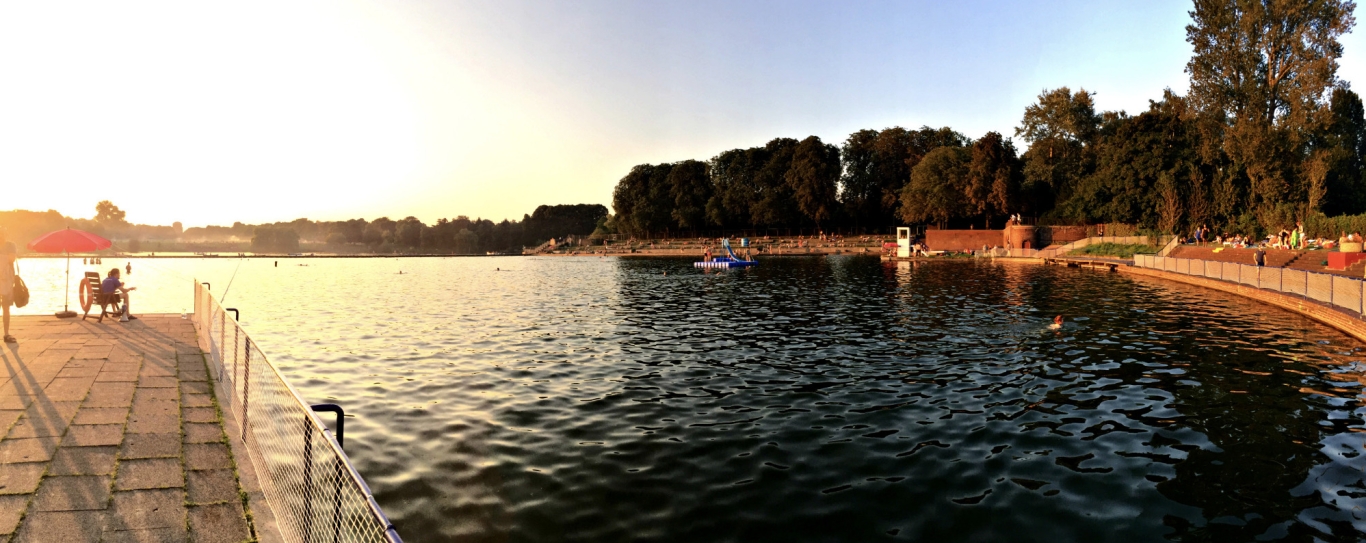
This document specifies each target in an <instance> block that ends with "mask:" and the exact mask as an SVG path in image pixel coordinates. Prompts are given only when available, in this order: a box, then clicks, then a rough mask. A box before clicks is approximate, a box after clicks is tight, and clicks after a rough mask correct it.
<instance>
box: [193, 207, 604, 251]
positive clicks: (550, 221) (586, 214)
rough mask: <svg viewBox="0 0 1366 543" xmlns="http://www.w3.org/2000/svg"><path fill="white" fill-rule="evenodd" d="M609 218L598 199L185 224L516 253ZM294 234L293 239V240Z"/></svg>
mask: <svg viewBox="0 0 1366 543" xmlns="http://www.w3.org/2000/svg"><path fill="white" fill-rule="evenodd" d="M606 220H607V208H606V207H604V206H602V205H601V204H575V205H554V206H545V205H543V206H539V207H537V208H536V210H535V211H533V212H532V213H531V214H530V215H523V216H522V220H521V221H510V220H503V221H502V222H493V221H491V220H488V219H470V218H469V217H467V216H464V215H460V216H457V217H455V218H454V219H445V218H442V219H437V221H436V223H435V224H430V225H429V224H426V223H423V222H422V221H421V220H418V219H417V218H416V217H404V218H403V219H400V220H397V221H396V220H393V219H390V218H388V217H380V218H378V219H374V220H371V221H367V220H365V219H351V220H348V221H311V220H308V219H297V220H294V221H290V222H278V223H271V224H261V225H250V224H243V223H240V222H238V223H233V225H232V226H230V227H229V226H207V227H202V228H189V229H186V230H185V234H184V238H185V239H187V240H222V239H231V238H236V239H251V240H252V247H253V249H256V248H258V242H257V238H260V239H262V240H263V241H261V242H260V245H259V248H260V249H261V250H270V251H286V252H292V250H295V249H297V248H298V246H299V245H298V242H299V241H308V242H314V243H326V244H328V245H329V246H333V247H345V246H347V245H355V246H364V248H365V249H367V250H369V251H373V252H380V253H391V252H435V253H455V254H476V253H486V252H492V253H519V252H521V250H522V247H524V246H531V245H537V244H540V243H542V242H544V241H546V240H549V239H551V238H564V237H567V236H587V235H589V234H591V233H593V230H594V229H596V228H597V227H598V226H599V225H601V224H602V223H603V222H605V221H606ZM291 239H292V241H291Z"/></svg>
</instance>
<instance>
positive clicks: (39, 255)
mask: <svg viewBox="0 0 1366 543" xmlns="http://www.w3.org/2000/svg"><path fill="white" fill-rule="evenodd" d="M494 256H532V255H449V254H422V255H373V254H369V255H343V254H314V255H293V256H291V255H270V254H249V255H242V256H238V255H155V256H153V255H127V254H123V255H94V256H91V255H71V258H110V259H129V258H148V259H153V258H154V259H163V258H164V259H175V258H222V259H232V258H266V259H275V260H284V259H292V258H447V257H460V258H465V257H494ZM19 258H20V259H24V260H27V259H35V258H56V259H59V260H65V259H66V258H67V256H66V255H54V254H48V253H28V254H22V255H19Z"/></svg>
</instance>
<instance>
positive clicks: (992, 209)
mask: <svg viewBox="0 0 1366 543" xmlns="http://www.w3.org/2000/svg"><path fill="white" fill-rule="evenodd" d="M1019 161H1020V160H1019V158H1017V157H1016V156H1015V145H1014V144H1013V143H1011V141H1010V140H1008V139H1005V138H1002V137H1001V134H1000V133H997V132H987V134H986V135H985V136H982V139H979V140H977V141H976V142H974V143H973V144H972V159H971V161H970V162H969V163H968V173H967V188H966V193H967V194H966V195H967V203H968V205H969V206H970V208H971V210H972V213H973V214H976V215H981V216H982V217H983V219H982V220H983V223H984V224H985V225H986V226H984V227H983V228H990V227H991V217H992V216H993V215H995V216H1000V215H1006V214H1009V213H1013V212H1014V211H1015V210H1016V209H1017V207H1018V205H1019V204H1018V199H1019V193H1020V176H1021V172H1020V165H1019Z"/></svg>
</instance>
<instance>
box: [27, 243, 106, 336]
mask: <svg viewBox="0 0 1366 543" xmlns="http://www.w3.org/2000/svg"><path fill="white" fill-rule="evenodd" d="M110 245H113V242H111V241H109V240H107V239H104V238H102V237H99V236H97V235H95V234H91V233H90V232H85V231H82V230H73V229H71V228H67V229H64V230H57V231H55V232H48V233H46V234H43V235H42V236H40V237H38V239H35V240H33V241H30V242H28V248H29V250H30V251H38V252H40V253H66V282H67V283H71V253H73V252H75V253H85V252H91V251H98V250H100V249H108V248H109V246H110ZM66 290H67V292H66V306H65V309H63V310H62V311H61V312H60V313H57V318H59V319H69V318H71V317H75V316H76V312H75V311H71V310H70V306H71V290H70V289H66Z"/></svg>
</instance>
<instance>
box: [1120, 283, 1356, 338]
mask: <svg viewBox="0 0 1366 543" xmlns="http://www.w3.org/2000/svg"><path fill="white" fill-rule="evenodd" d="M1119 270H1120V271H1121V272H1123V273H1128V274H1133V275H1143V276H1148V277H1158V278H1161V279H1167V280H1171V281H1177V282H1181V283H1186V284H1188V285H1195V286H1200V287H1205V288H1209V289H1214V290H1219V291H1223V292H1228V293H1231V294H1237V295H1239V296H1243V297H1246V298H1251V299H1253V300H1256V301H1259V302H1262V303H1265V304H1270V305H1274V306H1276V307H1279V308H1281V309H1286V310H1289V311H1294V312H1296V313H1299V314H1301V315H1304V316H1306V317H1309V318H1311V319H1314V320H1316V321H1319V322H1321V323H1324V324H1327V325H1328V326H1332V327H1333V328H1337V329H1338V330H1341V331H1342V332H1344V333H1346V334H1347V335H1349V336H1352V337H1354V338H1356V339H1358V340H1361V341H1366V322H1363V321H1361V320H1360V319H1358V318H1357V317H1356V315H1352V314H1348V313H1345V312H1343V311H1340V310H1338V309H1335V308H1332V307H1329V306H1327V305H1324V304H1322V303H1319V302H1316V301H1314V300H1307V299H1304V298H1300V297H1298V296H1293V295H1289V294H1282V293H1279V292H1272V291H1269V290H1263V289H1259V288H1255V287H1251V286H1248V285H1242V284H1238V283H1230V282H1227V281H1220V280H1218V279H1209V278H1206V277H1198V276H1193V275H1185V274H1180V273H1171V272H1165V271H1159V270H1151V269H1148V268H1138V267H1132V266H1121V267H1120V268H1119Z"/></svg>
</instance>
